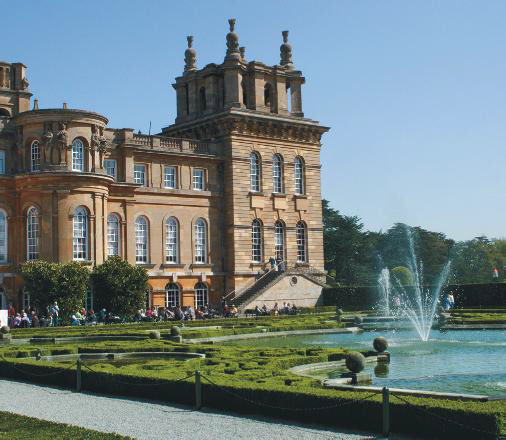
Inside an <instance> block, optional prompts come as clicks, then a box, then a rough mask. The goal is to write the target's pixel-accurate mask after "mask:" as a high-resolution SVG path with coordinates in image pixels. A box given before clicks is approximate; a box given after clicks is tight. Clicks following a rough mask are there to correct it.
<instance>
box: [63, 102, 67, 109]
mask: <svg viewBox="0 0 506 440" xmlns="http://www.w3.org/2000/svg"><path fill="white" fill-rule="evenodd" d="M63 108H64V109H65V110H67V109H68V105H67V103H66V102H64V103H63Z"/></svg>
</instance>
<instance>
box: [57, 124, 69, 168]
mask: <svg viewBox="0 0 506 440" xmlns="http://www.w3.org/2000/svg"><path fill="white" fill-rule="evenodd" d="M56 146H57V147H58V150H59V153H60V158H59V160H60V164H61V165H63V164H65V163H66V162H67V160H66V157H65V153H66V150H67V148H68V132H67V124H66V123H65V122H60V123H59V124H58V133H57V134H56Z"/></svg>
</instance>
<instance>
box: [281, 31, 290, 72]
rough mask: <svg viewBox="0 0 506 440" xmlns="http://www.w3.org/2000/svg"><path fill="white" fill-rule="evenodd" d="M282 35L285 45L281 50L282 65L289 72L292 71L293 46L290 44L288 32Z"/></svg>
mask: <svg viewBox="0 0 506 440" xmlns="http://www.w3.org/2000/svg"><path fill="white" fill-rule="evenodd" d="M281 34H282V35H283V44H282V45H281V46H280V48H279V51H280V55H281V61H280V64H281V65H282V66H284V67H286V68H287V69H288V70H292V69H293V63H292V46H291V45H290V43H289V42H288V31H283V32H281Z"/></svg>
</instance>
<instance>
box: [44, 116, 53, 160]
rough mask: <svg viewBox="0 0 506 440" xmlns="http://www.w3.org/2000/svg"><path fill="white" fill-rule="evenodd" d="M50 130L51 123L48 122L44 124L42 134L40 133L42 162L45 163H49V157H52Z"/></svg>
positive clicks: (51, 133) (51, 135) (51, 134)
mask: <svg viewBox="0 0 506 440" xmlns="http://www.w3.org/2000/svg"><path fill="white" fill-rule="evenodd" d="M51 130H52V126H51V123H48V124H47V126H46V130H45V132H44V134H43V135H42V142H41V147H42V152H41V153H42V155H41V156H42V157H41V159H42V163H45V164H50V163H51V157H52V154H51V153H52V145H51V144H52V142H53V137H54V135H53V132H52V131H51Z"/></svg>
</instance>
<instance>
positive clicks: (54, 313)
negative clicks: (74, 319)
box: [49, 301, 60, 327]
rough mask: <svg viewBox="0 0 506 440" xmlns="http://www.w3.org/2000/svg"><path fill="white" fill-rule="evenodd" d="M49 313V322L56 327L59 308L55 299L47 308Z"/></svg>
mask: <svg viewBox="0 0 506 440" xmlns="http://www.w3.org/2000/svg"><path fill="white" fill-rule="evenodd" d="M49 314H50V316H51V324H52V326H53V327H57V326H58V324H59V322H58V316H59V314H60V308H59V307H58V303H57V302H56V301H55V302H54V304H53V305H52V306H51V308H50V309H49Z"/></svg>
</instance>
